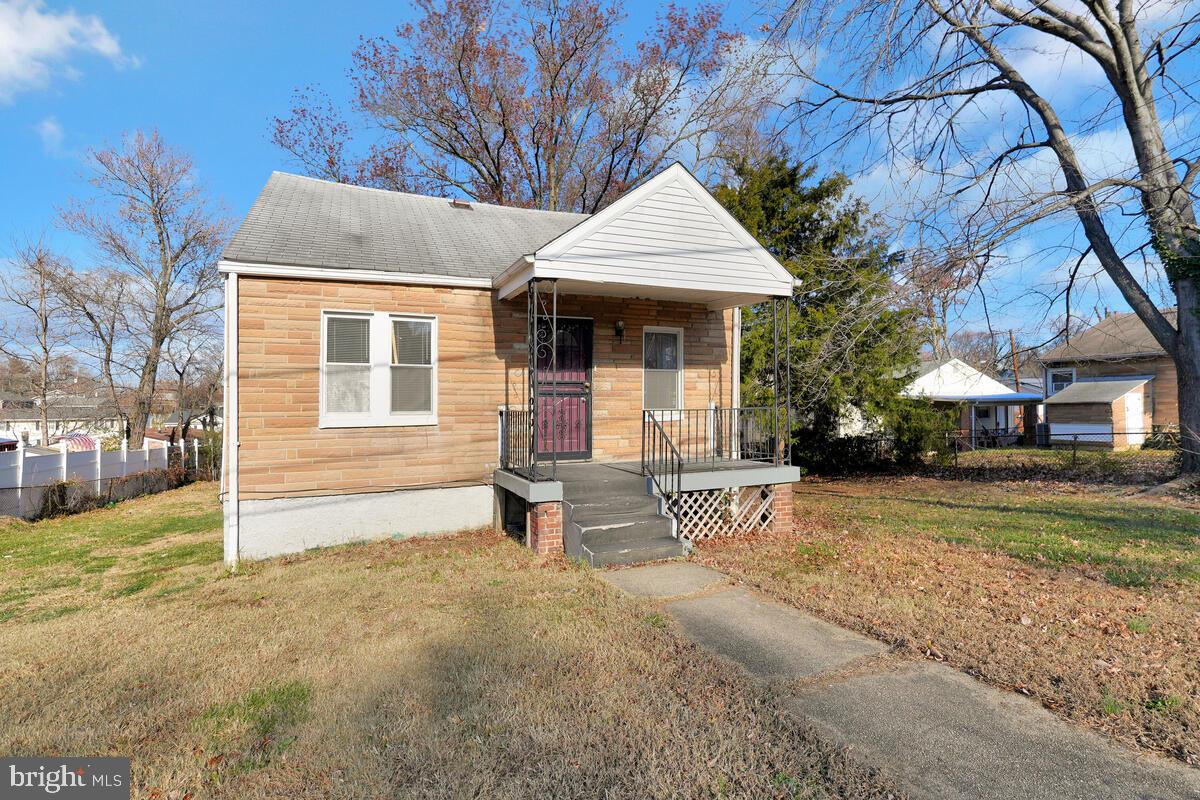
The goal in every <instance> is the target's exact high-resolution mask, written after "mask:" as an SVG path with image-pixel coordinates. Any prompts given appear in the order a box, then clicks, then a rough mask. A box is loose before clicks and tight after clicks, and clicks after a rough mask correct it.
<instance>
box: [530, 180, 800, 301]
mask: <svg viewBox="0 0 1200 800" xmlns="http://www.w3.org/2000/svg"><path fill="white" fill-rule="evenodd" d="M673 181H679V182H680V183H681V184H682V186H683V187H684V188H685V189H687V190H688V191H689V192H690V193H691V194H692V196H693V197H695V198H696V200H697V201H699V202H700V203H701V204H702V205H704V206H705V207H706V208H707V209H708V210H709V212H710V213H712V214H713V215H714V216H715V217H717V218H718V219H722V220H725V221H726V226H725V227H726V230H728V231H729V233H730V234H732V235H733V236H734V237H735V238H736V239H737V240H738V241H739V242H740V243H741V244H742V246H743V247H745V248H746V249H747V250H748V251H749V252H750V253H751V254H752V255H753V256H754V257H755V258H756V259H757V260H758V261H759V262H760V263H761V264H763V265H764V266H765V267H766V268H767V271H768V272H770V273H771V274H772V275H774V276H775V278H776V279H777V280H778V281H779V284H778V286H775V287H772V289H771V290H770V291H766V292H764V293H765V294H770V295H772V296H776V297H790V296H791V295H792V290H793V288H794V278H793V276H792V274H791V273H790V272H788V271H787V269H786V268H785V267H784V266H783V265H782V264H780V263H779V261H778V260H776V258H775V257H774V256H773V255H771V254H770V253H769V252H767V249H766V248H765V247H763V246H762V245H761V244H759V242H758V240H757V239H755V238H754V237H753V236H751V235H750V232H749V231H747V230H746V229H745V228H744V227H743V226H742V224H741V223H740V222H738V221H737V219H736V218H734V216H733V215H732V214H730V213H729V211H727V210H726V209H725V207H724V206H723V205H721V204H720V203H718V202H717V199H716V198H715V197H713V196H712V193H711V192H709V191H708V189H706V188H705V187H704V185H703V184H702V183H700V181H698V180H696V177H695V176H694V175H692V173H691V172H689V171H688V170H687V168H686V167H684V166H683V165H682V164H680V163H679V162H675V163H674V164H672V165H671V166H669V167H667V168H666V169H664V170H663V171H662V172H660V173H658V174H657V175H655V176H654V177H653V178H651V179H650V180H648V181H646V182H645V183H643V184H642V185H641V186H638V187H637V188H636V189H633V190H632V191H630V192H628V193H626V194H624V195H622V196H621V197H619V198H617V200H615V201H614V202H613V203H612V204H611V205H609V206H607V207H606V208H604V209H603V210H601V211H598V212H596V213H595V214H593V215H592V216H590V217H588V218H587V219H585V220H583V221H582V222H580V223H579V224H578V225H576V226H575V227H573V228H571V229H570V230H568V231H567V232H566V233H564V234H562V235H561V236H559V237H558V238H556V239H554V240H552V241H550V242H548V243H547V244H544V245H542V246H541V247H539V248H538V250H537V253H536V254H535V256H536V259H537V262H538V268H539V269H538V271H539V274H538V277H539V278H540V277H546V278H553V277H558V275H557V274H544V275H543V274H541V273H540V269H541V266H542V262H546V263H547V270H552V269H553V268H552V267H550V266H549V264H550V262H553V261H554V260H555V259H556V258H557V257H559V256H561V255H562V254H563V253H565V252H566V251H567V250H569V249H570V248H571V247H572V246H573V245H574V244H576V243H577V242H579V241H581V240H583V239H585V238H587V237H588V236H590V235H591V234H592V233H594V232H595V231H597V230H599V229H600V228H603V227H604V226H605V225H608V224H609V223H610V222H611V221H612V219H613V218H614V217H618V216H620V215H621V214H623V213H625V212H626V211H627V210H629V209H630V208H632V207H633V206H636V205H637V204H638V203H640V202H641V201H642V200H643V199H645V198H646V197H647V196H649V195H652V194H654V193H655V192H657V191H659V190H660V189H661V188H662V187H663V186H665V185H667V184H669V183H671V182H673Z"/></svg>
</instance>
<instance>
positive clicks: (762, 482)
mask: <svg viewBox="0 0 1200 800" xmlns="http://www.w3.org/2000/svg"><path fill="white" fill-rule="evenodd" d="M564 285H565V284H564V283H562V282H560V281H558V280H555V279H553V278H538V277H534V278H531V279H529V280H528V281H527V282H526V284H525V286H524V291H523V292H522V293H521V295H517V296H515V297H510V298H509V299H510V301H513V302H516V303H520V302H521V301H522V300H523V301H524V302H523V304H522V305H524V309H523V311H524V318H525V319H524V322H525V342H524V348H523V349H524V353H523V355H524V359H523V361H524V363H523V364H521V363H519V362H517V363H515V364H514V369H513V370H512V372H513V374H514V375H518V376H519V378H520V379H519V380H516V379H514V380H510V381H509V382H508V384H507V391H508V392H509V394H507V395H506V402H505V403H504V404H503V406H501V407H500V408H499V410H498V412H499V420H498V422H499V468H498V469H497V470H496V472H495V473H494V482H495V485H496V486H497V500H498V517H499V518H500V523H501V524H503V525H505V526H506V527H508V528H509V529H510V530H513V529H517V528H519V527H521V526H522V525H523V527H524V532H525V535H526V538H527V540H528V542H529V544H530V546H532V547H534V548H535V549H538V550H542V551H544V552H550V551H553V550H556V549H559V548H561V549H564V550H565V551H566V552H567V554H568V555H571V556H577V557H580V558H583V559H584V560H585V561H587V562H588V563H591V564H593V565H597V566H599V565H602V564H610V563H631V562H633V561H642V560H650V559H654V558H664V557H670V556H678V555H683V554H685V553H686V552H687V551H688V550H689V549H690V546H691V544H690V543H691V542H692V541H694V540H696V539H700V538H707V537H708V536H710V535H718V534H720V533H728V534H736V533H741V532H750V531H756V530H764V529H769V528H772V527H773V526H776V525H780V524H787V525H790V521H791V508H790V502H791V491H790V483H791V482H792V481H794V480H796V479H797V478H798V477H799V474H800V471H799V469H797V468H794V467H792V466H791V464H790V448H789V446H788V441H789V435H788V434H789V431H790V425H791V417H790V414H789V412H788V409H789V407H790V402H789V397H788V385H789V381H787V380H786V364H787V363H788V362H789V355H790V354H789V352H788V345H787V337H786V336H785V335H784V331H786V330H787V329H788V321H789V316H790V302H789V298H788V296H784V295H774V296H772V295H761V296H756V297H754V298H753V299H754V300H756V301H757V302H760V303H766V304H769V306H770V309H771V313H770V314H768V315H765V319H766V320H767V322H766V324H768V325H770V326H771V328H772V330H771V339H772V341H773V342H775V343H776V347H775V351H774V365H775V369H774V375H773V379H772V384H773V386H774V387H778V391H774V392H772V393H771V397H770V403H769V404H766V405H759V406H752V407H747V406H742V405H740V404H739V402H738V401H739V380H740V376H739V374H738V372H739V370H738V351H739V341H738V340H739V337H740V332H741V331H740V327H741V320H740V314H739V312H738V310H737V308H736V307H723V303H722V302H721V301H720V300H718V299H716V298H705V297H704V296H703V295H699V296H698V295H697V294H696V293H695V292H694V291H692V292H686V291H677V292H674V293H669V292H667V291H661V290H660V291H659V292H656V294H658V295H659V296H656V297H653V298H650V297H645V296H643V295H644V294H645V291H644V290H642V289H640V288H638V287H618V286H613V285H611V284H606V285H603V286H601V285H595V284H591V285H580V284H579V282H578V281H576V282H573V283H571V284H569V285H570V286H571V288H572V289H574V290H575V291H572V292H566V291H564ZM790 290H791V287H790V284H789V285H788V287H787V291H788V292H789V294H790ZM618 291H624V292H626V293H627V294H626V295H624V296H620V295H617V294H615V293H616V292H618ZM502 299H503V298H502ZM706 299H707V300H708V301H709V302H698V301H703V300H706ZM742 299H744V296H739V297H737V298H736V299H731V300H730V301H731V302H740V301H741V300H742Z"/></svg>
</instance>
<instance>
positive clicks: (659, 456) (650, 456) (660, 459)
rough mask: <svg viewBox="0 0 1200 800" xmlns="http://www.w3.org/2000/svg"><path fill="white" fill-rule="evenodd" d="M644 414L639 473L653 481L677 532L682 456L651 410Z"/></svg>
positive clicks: (681, 482)
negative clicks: (672, 518)
mask: <svg viewBox="0 0 1200 800" xmlns="http://www.w3.org/2000/svg"><path fill="white" fill-rule="evenodd" d="M644 413H645V417H644V419H645V421H646V423H647V424H646V425H644V426H643V428H642V474H644V475H646V476H647V477H648V478H650V480H651V481H653V483H654V488H655V489H657V490H658V493H659V495H660V496H661V497H662V498H663V500H664V501H665V502H666V504H667V511H668V512H669V513H670V515H671V516H672V517H674V518H675V528H676V531H678V529H679V525H680V524H681V519H680V516H681V515H680V508H679V503H680V494H681V493H682V491H683V456H682V455H681V454H680V452H679V449H678V448H677V447H676V446H675V444H674V442H672V441H671V437H670V435H669V434H668V433H667V431H666V429H665V428H664V427H663V426H662V423H661V422H659V421H658V419H657V418H656V417H655V412H653V411H646V412H644Z"/></svg>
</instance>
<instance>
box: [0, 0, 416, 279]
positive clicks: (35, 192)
mask: <svg viewBox="0 0 1200 800" xmlns="http://www.w3.org/2000/svg"><path fill="white" fill-rule="evenodd" d="M18 5H21V3H18ZM25 5H26V8H27V9H28V8H33V9H34V10H35V11H37V12H39V13H40V14H42V15H45V16H47V17H51V18H54V19H57V20H59V23H58V25H59V27H60V28H61V27H67V24H66V23H64V22H62V20H64V19H69V17H68V15H69V14H72V13H73V14H74V16H75V17H77V18H78V19H80V20H83V23H82V24H81V25H79V26H76V30H77V32H76V33H75V39H76V41H77V42H78V44H77V45H76V46H73V47H71V46H63V45H62V44H61V40H62V38H63V37H62V36H58V38H57V42H58V46H57V47H56V48H53V49H52V48H51V46H50V44H52V43H48V45H47V47H46V48H44V50H43V55H42V56H41V58H40V61H41V62H42V63H43V64H44V65H45V73H44V74H43V76H42V77H41V78H34V79H30V80H25V79H24V78H23V77H22V76H23V75H26V74H28V73H30V72H34V71H36V67H32V66H31V67H27V68H25V69H24V70H21V71H18V70H20V68H18V67H6V66H4V62H3V61H0V87H3V86H4V85H8V86H10V87H12V86H15V87H16V89H15V91H12V92H11V93H5V94H10V96H9V97H7V98H5V97H4V95H3V94H0V103H2V104H0V119H2V120H3V123H2V124H0V153H2V154H3V155H2V156H0V185H3V186H5V187H9V188H10V190H9V191H4V192H0V219H3V220H4V223H3V226H0V227H2V228H3V230H0V237H4V238H10V237H11V236H12V235H26V234H30V235H37V234H38V233H40V232H41V231H42V230H43V229H51V234H52V237H53V240H54V241H55V242H57V243H59V244H60V246H66V247H68V249H74V247H73V246H72V244H71V243H70V242H69V239H68V237H66V236H65V235H64V234H61V233H57V232H53V230H52V225H53V221H54V217H55V208H56V207H58V206H60V205H62V204H63V203H64V202H66V200H67V199H68V197H70V196H72V195H73V194H76V195H77V194H80V193H83V192H85V191H86V186H85V185H84V183H83V181H82V180H81V173H82V171H83V165H82V163H81V161H80V156H81V154H82V153H83V151H84V150H85V149H86V148H88V147H98V146H103V145H104V144H105V143H109V142H113V141H116V140H117V139H118V138H119V137H120V135H121V133H122V132H123V131H128V130H133V129H136V128H152V127H157V128H159V129H160V130H161V131H162V133H163V135H164V137H165V138H166V139H167V141H169V142H170V143H172V144H173V145H175V146H177V147H180V148H182V149H183V150H185V151H187V152H188V153H190V154H191V155H192V157H193V158H194V160H195V162H196V166H197V168H198V171H199V174H200V175H201V178H202V180H203V181H204V182H205V184H206V185H207V186H208V187H210V188H211V189H212V190H213V192H214V193H215V194H216V195H217V196H219V197H221V198H223V200H224V202H225V203H226V204H227V206H228V207H229V210H230V211H231V212H232V213H234V214H237V215H240V214H243V213H244V212H245V211H246V210H247V209H248V208H249V206H250V203H251V202H253V200H254V197H255V195H256V194H257V192H258V190H259V189H260V188H261V187H262V184H263V183H264V182H265V181H266V178H267V176H268V175H269V174H270V172H271V171H272V170H274V169H286V168H287V164H286V161H285V159H284V157H283V154H282V153H281V152H280V151H279V150H278V149H277V148H275V147H274V146H273V145H271V144H270V143H269V142H268V141H267V134H268V125H269V121H270V119H271V117H272V116H273V115H274V114H279V113H284V112H286V110H287V109H288V107H289V98H290V95H291V91H292V89H294V88H295V87H297V86H300V85H302V84H305V83H320V84H322V85H323V87H324V88H326V89H327V90H328V91H329V92H330V93H331V94H332V95H333V96H334V97H340V96H341V95H342V93H344V92H345V91H346V81H345V80H344V75H345V71H346V68H347V67H348V66H349V61H350V53H351V51H352V50H353V49H354V46H355V44H356V42H357V40H358V37H359V36H360V35H362V34H376V33H383V32H386V31H389V30H390V29H391V28H393V27H394V26H395V25H396V24H398V23H400V22H402V21H403V20H402V19H401V18H400V17H399V16H398V14H399V13H401V12H403V11H405V10H406V9H407V5H406V4H403V3H383V2H381V3H359V4H351V3H343V4H341V6H340V8H339V9H338V10H337V11H336V12H331V9H332V8H333V7H332V6H331V5H330V4H328V3H299V2H297V3H291V4H288V5H287V6H284V4H279V5H278V6H273V7H272V4H265V3H264V4H259V3H246V2H225V0H217V1H215V2H204V3H185V2H174V0H166V1H165V2H159V3H146V2H128V1H125V0H121V1H118V2H114V0H108V1H107V2H103V3H99V2H77V3H72V4H69V5H68V4H63V3H46V4H44V5H41V6H40V8H39V7H38V6H37V5H36V4H32V5H30V4H25ZM93 15H94V17H95V19H97V20H99V23H100V25H102V26H103V29H104V30H106V31H107V32H108V33H109V34H110V35H111V37H113V38H114V39H115V40H116V42H117V43H118V45H119V54H113V53H112V52H111V51H110V52H108V53H105V52H103V45H102V44H100V43H98V41H97V37H96V36H95V33H96V30H95V28H94V27H91V23H92V22H93V20H90V19H89V18H90V17H92V16H93ZM45 37H46V38H47V39H48V40H49V39H52V38H55V34H54V33H53V32H50V31H48V32H47V33H46V34H45ZM98 50H99V51H98ZM29 60H39V59H35V58H34V57H33V55H32V54H31V57H30V59H29ZM23 81H24V82H23ZM15 187H19V190H15V191H14V190H12V189H13V188H15ZM5 244H7V242H5ZM73 255H82V254H80V253H78V251H76V252H75V253H73Z"/></svg>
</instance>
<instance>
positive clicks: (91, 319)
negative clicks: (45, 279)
mask: <svg viewBox="0 0 1200 800" xmlns="http://www.w3.org/2000/svg"><path fill="white" fill-rule="evenodd" d="M131 287H132V279H131V278H130V277H129V276H128V275H126V274H125V273H123V272H120V271H117V270H114V269H95V270H92V271H91V272H78V271H75V270H67V271H64V272H62V273H60V274H59V281H58V291H59V293H60V295H61V296H62V298H63V300H64V302H65V305H66V308H65V310H66V312H67V317H68V319H69V320H70V335H71V340H72V342H73V344H74V346H75V347H76V348H77V349H78V350H79V351H80V352H81V353H82V354H83V355H84V356H86V357H87V359H88V360H89V361H91V362H93V363H94V364H95V365H96V367H97V368H98V369H99V372H100V384H101V387H102V388H103V391H104V393H105V395H106V396H107V399H108V402H109V403H111V404H112V408H113V409H114V410H115V413H116V414H117V415H118V416H119V417H120V419H121V421H122V425H121V427H122V431H124V430H125V429H126V428H128V427H129V414H128V412H127V410H126V408H125V404H124V401H125V397H124V396H123V395H124V392H123V381H122V378H123V377H124V376H128V375H130V374H132V373H133V370H134V367H133V365H132V364H131V363H130V361H129V360H128V359H134V360H136V357H137V347H136V346H135V347H133V348H132V349H131V347H130V345H131V344H132V343H133V342H131V340H130V338H129V333H130V331H129V327H128V320H127V315H128V313H129V307H128V304H129V296H130V294H131Z"/></svg>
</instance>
